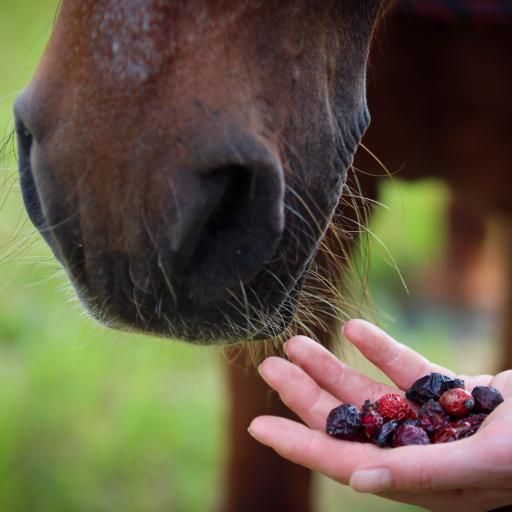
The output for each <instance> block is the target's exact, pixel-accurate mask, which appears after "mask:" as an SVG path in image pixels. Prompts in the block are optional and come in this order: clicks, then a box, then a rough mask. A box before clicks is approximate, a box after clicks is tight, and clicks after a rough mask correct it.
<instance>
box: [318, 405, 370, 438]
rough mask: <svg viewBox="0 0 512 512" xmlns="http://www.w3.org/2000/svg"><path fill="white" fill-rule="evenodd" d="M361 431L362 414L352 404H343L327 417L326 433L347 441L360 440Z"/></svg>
mask: <svg viewBox="0 0 512 512" xmlns="http://www.w3.org/2000/svg"><path fill="white" fill-rule="evenodd" d="M360 429H361V414H360V412H359V409H358V408H357V407H356V406H355V405H352V404H342V405H340V406H339V407H336V408H335V409H333V410H332V411H331V412H330V413H329V416H328V417H327V426H326V429H325V430H326V432H327V433H328V434H329V435H330V436H333V437H337V438H338V439H344V440H346V441H354V440H358V439H359V437H360Z"/></svg>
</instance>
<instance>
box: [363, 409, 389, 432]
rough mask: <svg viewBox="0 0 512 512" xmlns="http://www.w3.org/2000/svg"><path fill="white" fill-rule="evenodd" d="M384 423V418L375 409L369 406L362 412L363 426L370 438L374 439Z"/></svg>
mask: <svg viewBox="0 0 512 512" xmlns="http://www.w3.org/2000/svg"><path fill="white" fill-rule="evenodd" d="M383 424H384V418H383V417H382V416H381V415H380V414H379V413H378V412H377V411H375V410H373V409H369V408H367V409H366V411H365V410H364V406H363V412H362V413H361V427H362V429H363V432H364V433H365V435H366V437H367V438H368V439H373V438H374V437H375V435H376V434H377V432H378V431H379V430H380V428H381V427H382V425H383Z"/></svg>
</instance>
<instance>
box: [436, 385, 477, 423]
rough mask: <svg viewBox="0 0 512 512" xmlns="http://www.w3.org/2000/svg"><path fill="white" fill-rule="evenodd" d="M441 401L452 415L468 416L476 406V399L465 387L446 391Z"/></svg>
mask: <svg viewBox="0 0 512 512" xmlns="http://www.w3.org/2000/svg"><path fill="white" fill-rule="evenodd" d="M439 403H440V404H441V405H442V406H443V409H444V410H445V411H446V413H447V414H449V415H450V416H456V417H462V416H467V415H468V414H469V413H470V412H471V410H472V409H473V407H474V406H475V399H474V398H473V396H472V395H471V393H469V392H468V391H466V390H465V389H460V388H456V389H449V390H448V391H445V392H444V393H443V394H442V395H441V398H440V399H439Z"/></svg>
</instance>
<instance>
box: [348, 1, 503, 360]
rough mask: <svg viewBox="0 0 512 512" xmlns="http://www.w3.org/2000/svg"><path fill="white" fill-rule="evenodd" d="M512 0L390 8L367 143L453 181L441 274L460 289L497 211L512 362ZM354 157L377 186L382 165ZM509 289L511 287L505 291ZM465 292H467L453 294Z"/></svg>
mask: <svg viewBox="0 0 512 512" xmlns="http://www.w3.org/2000/svg"><path fill="white" fill-rule="evenodd" d="M511 27H512V2H510V1H509V0H501V1H499V2H471V1H468V0H456V1H444V0H443V1H431V0H422V1H421V2H406V1H403V0H402V1H401V2H398V3H396V4H395V5H394V6H393V8H392V9H390V10H389V11H388V13H387V15H386V23H385V24H384V25H382V28H383V29H385V32H384V33H382V34H380V35H379V36H378V37H377V39H378V41H379V44H378V45H375V46H374V48H373V55H372V56H371V60H370V63H371V65H370V71H369V87H368V102H369V106H370V111H371V112H372V118H373V121H372V124H371V126H370V128H369V129H368V131H367V132H366V134H365V138H364V140H363V143H364V145H366V146H368V147H369V148H371V150H372V152H374V153H375V154H377V155H378V157H379V159H380V160H381V161H383V162H384V163H385V165H386V166H387V167H388V168H389V169H391V170H393V171H394V170H398V169H400V171H399V172H398V173H397V177H399V178H403V179H407V180H416V179H420V178H425V177H436V178H438V179H442V180H443V181H444V182H445V183H447V184H448V186H449V188H450V190H451V192H452V195H453V200H452V204H451V205H450V210H449V220H450V234H449V235H450V237H451V253H450V254H449V255H448V259H449V261H448V272H447V275H446V276H443V279H445V281H447V286H448V287H449V288H450V290H451V291H452V292H453V291H454V290H455V291H456V290H458V289H459V290H460V289H461V282H460V281H461V276H462V275H463V273H464V271H466V270H472V265H473V264H474V261H475V259H476V255H477V254H478V249H479V247H480V246H481V245H482V243H483V242H484V240H485V234H486V222H487V221H488V220H489V219H494V220H496V221H497V223H498V225H499V229H500V235H499V236H500V239H501V247H500V250H501V251H503V254H504V258H503V260H504V262H505V264H506V267H505V268H504V276H503V280H504V281H505V283H504V288H505V289H506V292H505V293H508V297H506V298H505V303H504V305H503V312H502V326H501V338H502V347H503V348H502V354H501V356H500V358H499V364H500V365H501V366H502V368H503V369H508V368H512V280H511V276H512V274H511V272H512V268H511V267H510V261H512V252H511V251H512V243H511V242H512V239H511V238H510V235H511V233H512V229H511V226H512V192H511V191H510V187H508V186H506V185H505V186H504V184H506V183H507V180H508V179H509V175H510V168H511V167H512V151H511V146H510V140H509V138H510V130H509V129H508V125H509V120H510V117H511V116H512V102H511V101H510V95H509V92H508V91H510V90H511V88H512V63H511V61H510V57H509V56H510V54H511V52H512V31H511ZM355 167H357V168H361V169H363V170H365V171H366V172H367V173H368V174H364V173H361V174H360V175H359V178H360V182H361V186H362V188H363V190H365V189H366V190H367V193H368V194H375V192H374V190H375V177H374V176H371V175H375V174H377V173H379V172H380V173H381V174H382V172H381V170H380V169H379V168H378V166H377V165H376V163H375V162H374V161H372V159H370V158H368V155H367V154H365V152H361V151H360V152H358V154H357V156H356V160H355ZM507 290H508V291H507ZM455 298H456V299H459V300H460V293H459V297H455Z"/></svg>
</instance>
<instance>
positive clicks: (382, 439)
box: [373, 420, 398, 448]
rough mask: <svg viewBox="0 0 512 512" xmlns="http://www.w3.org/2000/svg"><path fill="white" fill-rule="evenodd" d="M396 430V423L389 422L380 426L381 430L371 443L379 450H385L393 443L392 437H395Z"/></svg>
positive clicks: (393, 421)
mask: <svg viewBox="0 0 512 512" xmlns="http://www.w3.org/2000/svg"><path fill="white" fill-rule="evenodd" d="M397 428H398V421H396V420H391V421H388V422H387V423H384V425H382V428H381V429H380V430H379V431H378V432H377V435H376V436H375V438H374V440H373V442H374V443H375V444H376V445H378V446H380V447H381V448H385V447H387V446H391V444H392V442H393V436H394V435H395V431H396V429H397Z"/></svg>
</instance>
